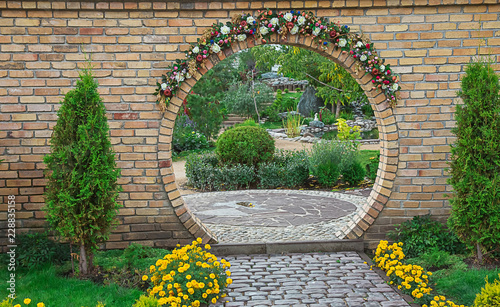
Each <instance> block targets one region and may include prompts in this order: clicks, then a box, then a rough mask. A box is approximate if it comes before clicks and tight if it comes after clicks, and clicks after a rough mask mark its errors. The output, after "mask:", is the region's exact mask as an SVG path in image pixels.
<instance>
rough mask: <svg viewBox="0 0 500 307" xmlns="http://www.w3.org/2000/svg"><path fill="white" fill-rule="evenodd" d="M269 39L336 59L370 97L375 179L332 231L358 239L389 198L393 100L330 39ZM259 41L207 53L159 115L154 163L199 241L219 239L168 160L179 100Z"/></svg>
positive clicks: (394, 154)
mask: <svg viewBox="0 0 500 307" xmlns="http://www.w3.org/2000/svg"><path fill="white" fill-rule="evenodd" d="M268 43H271V44H282V45H292V46H297V47H302V48H305V49H308V50H312V51H315V52H317V53H319V54H321V55H323V56H325V57H326V58H328V59H330V60H332V61H334V62H336V63H337V64H339V65H340V66H342V67H343V68H344V69H346V70H347V71H348V72H349V73H350V74H351V75H352V76H353V77H354V78H355V79H356V81H357V82H358V83H359V84H360V85H361V87H362V88H363V90H364V91H365V94H366V96H367V98H368V100H369V101H370V104H371V106H372V109H373V110H374V113H375V117H376V121H377V124H378V127H379V129H380V139H381V142H380V144H381V155H380V163H379V169H378V172H377V179H376V181H375V184H374V186H373V189H372V192H371V194H370V197H369V198H368V201H367V203H366V204H365V205H364V206H363V207H362V209H361V210H358V212H357V214H356V215H355V217H354V218H353V221H352V222H351V223H349V224H348V225H347V226H346V227H345V228H344V229H342V230H340V231H339V232H338V233H336V235H337V237H339V238H343V239H346V238H347V239H357V238H362V237H363V234H364V233H365V231H367V230H368V228H369V227H370V226H371V225H373V223H374V222H375V220H376V218H377V217H378V216H379V214H380V213H381V212H382V210H383V209H384V207H385V205H386V204H387V202H388V201H389V198H390V196H391V193H392V189H393V186H394V180H395V178H396V172H397V169H398V162H399V158H398V156H399V141H398V139H399V134H398V127H397V125H396V118H395V116H394V112H393V109H392V107H391V104H390V103H389V102H388V100H387V97H386V95H385V94H384V93H383V92H382V91H381V90H380V89H373V88H372V84H371V81H372V77H371V76H370V74H365V73H364V72H361V71H359V69H357V68H356V64H357V63H356V60H355V59H353V58H352V57H351V56H349V54H347V53H346V52H342V50H341V49H340V48H335V47H334V46H333V45H331V44H330V46H329V47H328V48H326V49H324V48H321V47H322V46H320V45H318V44H317V43H316V42H315V41H314V40H313V38H312V37H310V36H304V35H291V34H290V33H288V34H287V35H286V37H285V36H283V35H278V34H272V35H271V36H270V37H269V41H268ZM261 44H266V43H265V42H262V40H260V39H258V38H256V37H254V36H248V37H247V38H246V40H244V41H235V42H234V43H232V44H231V47H230V48H227V49H223V50H221V51H220V52H219V53H213V54H210V55H209V56H208V57H207V58H206V59H205V61H204V67H202V68H201V69H199V70H198V71H197V72H195V73H194V74H193V75H192V77H191V78H186V79H185V81H184V82H183V83H182V84H181V85H180V86H179V87H178V90H177V91H176V93H175V94H174V95H173V96H172V98H171V99H170V102H169V104H168V107H167V108H166V109H165V111H164V114H163V117H162V120H161V124H160V128H159V137H158V167H159V168H160V175H161V177H162V183H163V185H164V188H165V192H166V193H167V197H168V199H169V200H170V202H171V203H172V207H173V208H174V212H175V214H176V216H177V217H178V218H179V220H180V222H181V223H182V224H183V226H184V227H185V228H186V229H187V230H188V231H189V233H190V234H192V235H193V236H194V237H201V238H202V240H203V243H214V242H217V238H216V237H215V235H214V234H213V233H211V232H210V230H209V229H208V228H207V227H206V226H205V225H203V223H202V222H201V221H200V220H199V219H198V218H196V217H195V216H194V215H193V214H192V213H191V211H190V210H189V208H188V207H187V205H186V204H185V203H184V200H183V199H182V196H181V194H180V192H179V190H178V187H177V183H176V181H175V175H174V172H173V168H172V163H171V161H172V160H171V150H172V148H171V142H172V134H173V129H174V125H175V119H176V116H177V113H178V111H179V109H180V107H181V106H182V103H183V100H184V99H185V98H186V97H187V96H188V94H189V92H190V90H191V88H192V87H193V86H194V85H195V84H196V82H197V81H199V80H200V79H201V77H202V76H203V75H204V74H205V73H206V72H208V70H210V69H211V68H212V67H214V66H215V65H217V63H219V62H220V61H221V60H223V59H225V58H226V57H228V56H230V55H232V54H234V53H236V52H238V51H241V50H245V49H249V48H252V47H254V46H257V45H261Z"/></svg>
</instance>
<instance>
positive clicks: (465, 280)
mask: <svg viewBox="0 0 500 307" xmlns="http://www.w3.org/2000/svg"><path fill="white" fill-rule="evenodd" d="M498 274H500V269H496V270H485V269H481V270H478V269H469V270H465V271H462V270H455V271H452V272H450V273H449V274H448V275H444V274H443V276H440V277H439V278H436V279H435V280H434V282H436V285H435V287H434V288H435V290H436V292H437V293H439V294H441V295H445V296H446V297H447V298H448V299H451V300H452V301H453V302H454V303H456V304H463V305H466V306H472V305H473V304H474V299H475V298H476V294H477V293H480V292H481V288H482V287H484V285H485V284H486V282H485V280H484V279H485V278H486V276H488V281H489V282H490V283H492V282H493V281H494V280H495V279H499V278H500V277H499V276H498Z"/></svg>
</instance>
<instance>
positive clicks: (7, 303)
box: [0, 298, 104, 307]
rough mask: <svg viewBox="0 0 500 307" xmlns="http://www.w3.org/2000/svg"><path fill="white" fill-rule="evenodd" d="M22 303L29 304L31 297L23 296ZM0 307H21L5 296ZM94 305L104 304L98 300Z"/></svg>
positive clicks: (38, 304) (97, 306)
mask: <svg viewBox="0 0 500 307" xmlns="http://www.w3.org/2000/svg"><path fill="white" fill-rule="evenodd" d="M23 304H24V306H29V305H30V304H31V299H30V298H25V299H24V300H23ZM33 306H34V305H33ZM0 307H21V304H15V305H14V304H13V300H12V299H11V298H7V299H5V300H3V301H1V302H0ZM36 307H45V304H44V303H43V302H39V303H37V304H36ZM96 307H104V304H102V303H101V302H98V303H97V305H96Z"/></svg>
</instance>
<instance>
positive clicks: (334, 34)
mask: <svg viewBox="0 0 500 307" xmlns="http://www.w3.org/2000/svg"><path fill="white" fill-rule="evenodd" d="M335 36H337V31H335V30H331V31H330V38H335Z"/></svg>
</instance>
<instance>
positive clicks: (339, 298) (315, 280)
mask: <svg viewBox="0 0 500 307" xmlns="http://www.w3.org/2000/svg"><path fill="white" fill-rule="evenodd" d="M224 258H226V260H228V261H229V262H230V263H231V269H230V270H231V272H232V274H231V278H232V279H233V284H232V285H230V286H229V287H228V288H229V291H228V296H227V297H225V298H223V299H221V300H220V301H219V302H218V303H217V304H216V305H215V306H219V307H221V306H225V307H235V306H275V307H284V306H287V307H290V306H293V307H299V306H311V307H313V306H335V307H341V306H342V307H381V306H383V307H405V306H410V305H409V304H408V303H406V302H405V301H404V300H403V298H402V297H401V296H400V295H399V294H398V293H397V292H395V291H394V290H393V289H392V288H391V287H390V286H389V285H387V284H386V283H385V282H384V281H383V280H382V278H381V277H380V276H379V275H378V274H377V273H375V272H374V271H371V270H370V268H369V265H368V264H365V263H364V260H363V259H362V258H361V257H360V256H359V255H358V254H357V253H355V252H339V253H309V254H288V255H250V256H229V257H224Z"/></svg>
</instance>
